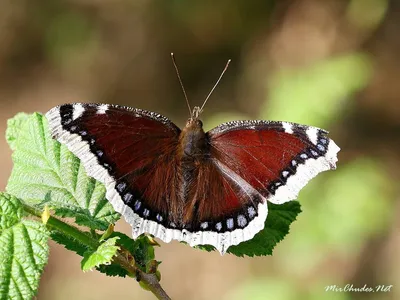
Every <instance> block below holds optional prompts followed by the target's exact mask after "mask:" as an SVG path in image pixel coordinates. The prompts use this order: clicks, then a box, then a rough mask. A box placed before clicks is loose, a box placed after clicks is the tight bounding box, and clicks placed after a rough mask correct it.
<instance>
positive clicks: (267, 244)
mask: <svg viewBox="0 0 400 300" xmlns="http://www.w3.org/2000/svg"><path fill="white" fill-rule="evenodd" d="M300 212H301V208H300V203H299V202H297V201H290V202H287V203H284V204H279V205H278V204H273V203H270V202H268V216H267V220H266V222H265V228H264V229H263V230H261V231H260V232H259V233H257V234H256V235H255V236H254V238H252V239H251V240H249V241H246V242H243V243H240V244H239V245H236V246H231V247H229V249H228V253H232V254H234V255H236V256H245V255H247V256H262V255H271V254H272V250H273V249H274V247H275V245H276V244H278V243H279V242H280V241H281V240H283V238H284V237H285V236H286V235H287V234H288V233H289V227H290V224H291V223H292V222H293V221H294V220H296V217H297V215H298V214H299V213H300Z"/></svg>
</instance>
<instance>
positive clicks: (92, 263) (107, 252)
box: [81, 237, 119, 271]
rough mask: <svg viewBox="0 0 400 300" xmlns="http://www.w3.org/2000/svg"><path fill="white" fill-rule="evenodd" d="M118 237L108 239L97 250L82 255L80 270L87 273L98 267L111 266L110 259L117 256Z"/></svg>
mask: <svg viewBox="0 0 400 300" xmlns="http://www.w3.org/2000/svg"><path fill="white" fill-rule="evenodd" d="M117 240H118V237H113V238H109V239H108V240H106V241H105V242H104V243H102V244H101V245H100V246H99V247H98V248H97V250H95V251H87V252H86V253H85V254H84V255H83V259H82V262H81V268H82V270H83V271H89V270H92V269H93V268H96V267H98V266H100V265H108V264H111V260H112V258H113V257H114V256H115V254H117V251H118V250H119V247H118V246H116V242H117Z"/></svg>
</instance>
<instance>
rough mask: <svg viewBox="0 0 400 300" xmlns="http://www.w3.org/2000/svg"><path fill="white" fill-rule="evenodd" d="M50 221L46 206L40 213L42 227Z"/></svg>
mask: <svg viewBox="0 0 400 300" xmlns="http://www.w3.org/2000/svg"><path fill="white" fill-rule="evenodd" d="M49 219H50V210H49V207H48V206H47V205H46V206H45V207H44V210H43V212H42V222H43V224H44V225H46V224H47V221H48V220H49Z"/></svg>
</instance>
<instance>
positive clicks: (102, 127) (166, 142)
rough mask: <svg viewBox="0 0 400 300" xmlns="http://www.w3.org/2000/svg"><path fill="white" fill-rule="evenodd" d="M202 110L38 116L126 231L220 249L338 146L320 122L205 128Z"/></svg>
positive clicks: (328, 165) (72, 108) (83, 108)
mask: <svg viewBox="0 0 400 300" xmlns="http://www.w3.org/2000/svg"><path fill="white" fill-rule="evenodd" d="M178 76H179V75H178ZM221 76H222V75H221ZM201 111H202V109H201V108H199V107H195V108H194V109H193V111H191V116H190V118H189V119H188V121H187V123H186V126H185V127H184V128H183V129H180V128H179V127H177V126H176V125H175V124H174V123H173V122H171V121H170V120H169V119H168V118H166V117H164V116H162V115H160V114H158V113H155V112H151V111H146V110H142V109H138V108H131V107H126V106H118V105H110V104H96V103H73V104H64V105H60V106H57V107H55V108H53V109H51V110H50V111H49V112H48V113H47V114H46V117H47V119H48V121H49V127H50V130H51V134H52V136H53V137H54V138H55V139H57V140H58V141H59V142H61V143H62V144H65V145H66V146H67V147H68V148H69V150H70V151H72V152H73V153H74V154H75V155H76V156H77V157H79V158H80V159H81V161H82V163H83V165H84V166H85V169H86V171H87V174H88V175H89V176H91V177H93V178H95V179H97V180H99V181H100V182H102V183H104V185H105V187H106V190H107V193H106V198H107V199H108V201H109V202H111V204H112V206H113V207H114V209H115V210H116V211H117V212H119V213H120V214H121V215H122V216H124V218H125V220H126V221H127V222H128V223H129V224H130V225H131V226H132V234H133V237H134V238H137V237H138V236H139V235H141V234H143V233H149V234H152V235H153V236H155V237H157V238H159V239H161V240H162V241H164V242H170V241H171V240H178V241H184V242H187V243H188V244H189V245H191V246H196V245H203V244H208V245H212V246H214V247H215V248H216V249H217V250H218V251H219V252H220V253H221V254H224V253H225V252H226V251H227V249H228V248H229V246H231V245H237V244H239V243H241V242H243V241H247V240H250V239H252V238H253V237H254V235H255V234H256V233H258V232H259V231H260V230H262V229H263V228H264V223H265V220H266V218H267V215H268V204H267V203H268V201H269V202H272V203H274V204H281V203H285V202H287V201H290V200H293V199H296V197H297V195H298V193H299V191H300V190H301V189H302V188H303V187H304V186H305V185H306V184H307V182H308V181H309V180H310V179H311V178H313V177H315V176H316V175H317V174H318V173H320V172H322V171H326V170H330V169H335V168H336V162H337V153H338V151H339V150H340V149H339V147H338V146H337V145H336V144H335V143H334V141H332V140H331V139H329V138H328V137H327V131H325V130H323V129H319V128H316V127H311V126H306V125H300V124H295V123H290V122H281V121H263V120H248V121H233V122H228V123H224V124H221V125H219V126H217V127H215V128H214V129H212V130H210V131H208V132H205V131H204V130H203V123H202V121H201V120H200V118H199V115H200V113H201Z"/></svg>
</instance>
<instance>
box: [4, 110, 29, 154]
mask: <svg viewBox="0 0 400 300" xmlns="http://www.w3.org/2000/svg"><path fill="white" fill-rule="evenodd" d="M28 117H29V115H28V114H26V113H18V114H16V115H15V117H14V118H12V119H9V120H8V121H7V130H6V140H7V143H8V145H9V146H10V148H11V150H15V142H16V140H17V139H18V135H19V133H20V131H21V127H22V125H23V124H24V123H25V122H26V120H27V119H28Z"/></svg>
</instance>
